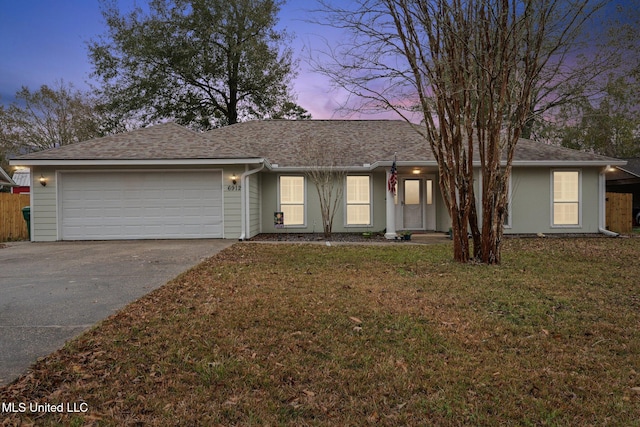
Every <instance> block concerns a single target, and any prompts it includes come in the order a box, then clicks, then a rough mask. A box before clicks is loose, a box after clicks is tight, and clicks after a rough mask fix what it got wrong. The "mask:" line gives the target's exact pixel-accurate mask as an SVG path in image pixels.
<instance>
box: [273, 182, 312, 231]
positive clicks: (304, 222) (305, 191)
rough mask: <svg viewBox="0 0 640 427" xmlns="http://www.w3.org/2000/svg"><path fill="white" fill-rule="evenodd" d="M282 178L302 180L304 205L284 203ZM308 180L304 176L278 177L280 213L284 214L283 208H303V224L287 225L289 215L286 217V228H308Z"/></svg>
mask: <svg viewBox="0 0 640 427" xmlns="http://www.w3.org/2000/svg"><path fill="white" fill-rule="evenodd" d="M282 178H301V179H302V203H282ZM307 204H308V203H307V178H306V176H304V175H278V212H283V210H282V206H283V205H284V206H300V205H301V206H302V209H303V213H302V224H287V215H285V216H284V228H306V227H307Z"/></svg>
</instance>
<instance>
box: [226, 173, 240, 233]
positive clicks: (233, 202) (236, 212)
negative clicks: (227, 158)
mask: <svg viewBox="0 0 640 427" xmlns="http://www.w3.org/2000/svg"><path fill="white" fill-rule="evenodd" d="M243 172H244V165H238V166H226V167H224V169H223V170H222V194H223V198H224V235H223V237H224V238H225V239H237V238H239V237H240V234H241V233H242V218H241V216H240V209H241V194H242V191H240V185H241V184H242V183H241V181H240V176H241V175H242V173H243ZM233 176H235V177H236V183H235V184H234V183H233V181H232V178H233Z"/></svg>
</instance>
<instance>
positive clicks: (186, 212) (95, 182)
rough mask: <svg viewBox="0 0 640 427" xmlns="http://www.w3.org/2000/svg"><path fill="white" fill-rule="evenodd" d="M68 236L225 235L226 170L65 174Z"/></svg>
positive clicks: (64, 229) (63, 199)
mask: <svg viewBox="0 0 640 427" xmlns="http://www.w3.org/2000/svg"><path fill="white" fill-rule="evenodd" d="M59 188H60V200H61V205H60V206H59V209H60V211H59V212H60V218H61V220H60V222H61V224H60V230H61V233H62V236H61V238H62V240H103V239H177V238H182V239H188V238H212V237H213V238H219V237H223V236H222V173H221V172H220V171H213V172H212V171H145V172H122V171H120V172H97V173H94V172H82V173H77V172H67V173H61V174H60V182H59Z"/></svg>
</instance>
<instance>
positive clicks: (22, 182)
mask: <svg viewBox="0 0 640 427" xmlns="http://www.w3.org/2000/svg"><path fill="white" fill-rule="evenodd" d="M13 181H14V182H15V183H16V186H18V187H29V186H31V171H30V170H28V169H27V170H17V171H15V172H14V173H13Z"/></svg>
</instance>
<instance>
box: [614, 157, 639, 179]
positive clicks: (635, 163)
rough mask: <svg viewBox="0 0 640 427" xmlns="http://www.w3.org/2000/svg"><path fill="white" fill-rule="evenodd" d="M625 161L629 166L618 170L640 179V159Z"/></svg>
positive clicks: (619, 167)
mask: <svg viewBox="0 0 640 427" xmlns="http://www.w3.org/2000/svg"><path fill="white" fill-rule="evenodd" d="M623 160H626V161H627V164H626V165H624V166H618V169H620V170H622V171H624V172H626V173H628V174H630V175H633V176H634V177H635V178H640V158H635V159H623Z"/></svg>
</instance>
